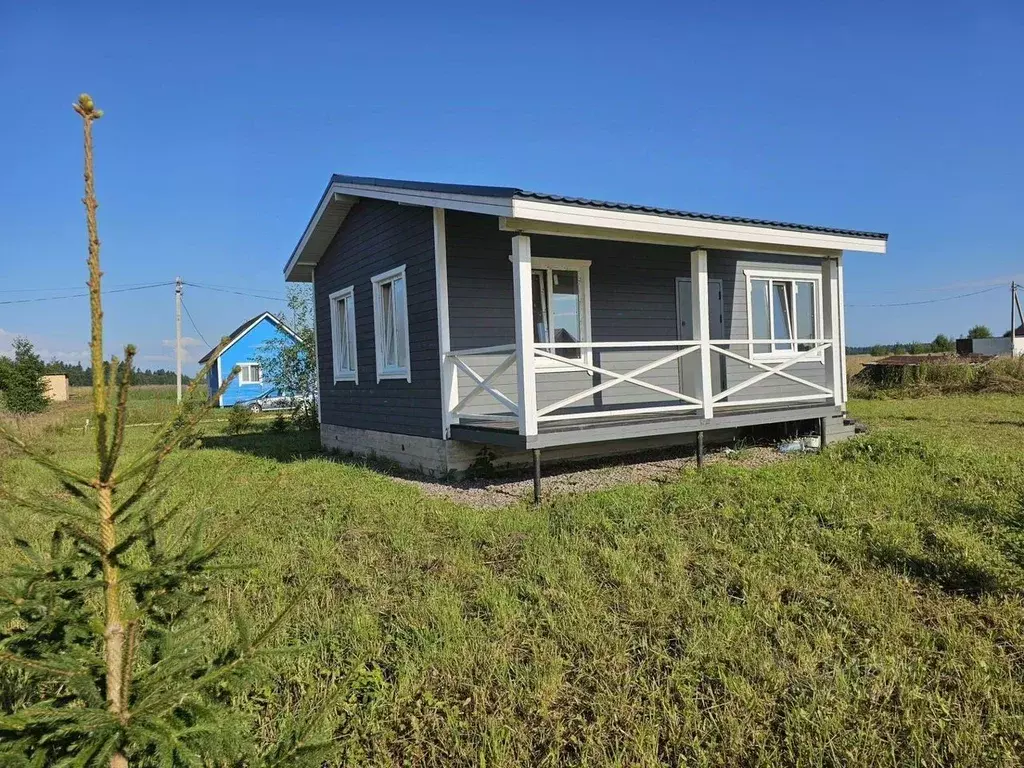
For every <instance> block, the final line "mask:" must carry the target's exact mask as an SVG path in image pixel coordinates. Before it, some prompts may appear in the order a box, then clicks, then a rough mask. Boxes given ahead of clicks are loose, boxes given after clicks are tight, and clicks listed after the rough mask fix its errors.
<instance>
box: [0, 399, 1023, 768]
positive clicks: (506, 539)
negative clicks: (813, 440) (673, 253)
mask: <svg viewBox="0 0 1024 768" xmlns="http://www.w3.org/2000/svg"><path fill="white" fill-rule="evenodd" d="M137 405H138V406H139V407H138V411H137V414H136V416H137V418H135V421H137V422H145V421H149V420H151V419H152V414H153V413H155V412H159V411H160V408H161V406H153V405H151V404H145V403H144V402H143V401H142V400H139V401H137ZM852 411H853V413H854V415H855V416H857V417H858V418H861V419H862V420H864V421H865V422H866V423H868V424H869V425H870V426H871V428H872V434H871V435H870V436H868V437H866V438H860V439H858V440H856V441H852V442H849V443H845V444H843V445H838V446H834V447H831V448H829V449H828V450H827V451H826V452H824V453H823V454H822V455H820V456H809V457H806V458H800V459H796V460H792V461H786V462H782V463H779V464H776V465H773V466H770V467H765V468H763V469H744V468H742V467H738V466H733V465H730V464H727V463H719V464H715V465H713V466H710V467H708V468H707V469H705V470H704V471H703V472H701V473H698V472H697V471H695V470H687V471H685V472H683V473H682V474H680V476H679V478H678V480H677V481H676V482H673V483H670V484H667V485H657V486H655V485H649V486H633V487H620V488H617V489H615V490H611V491H604V492H597V493H593V494H587V495H575V496H563V497H559V498H552V499H550V500H549V501H548V502H547V503H546V504H545V505H544V506H543V507H542V508H539V509H534V508H532V507H530V506H528V505H527V504H526V503H525V502H524V503H523V504H520V505H517V506H512V507H510V508H508V509H503V510H498V511H496V510H480V509H473V508H468V507H463V506H458V505H456V504H453V503H451V502H447V501H443V500H440V499H436V498H430V497H427V496H424V495H422V494H421V493H420V492H419V491H418V490H417V489H416V488H414V487H411V486H409V485H405V484H400V483H397V482H395V481H393V480H391V479H389V478H388V477H386V476H384V475H382V474H379V473H377V472H375V471H371V470H370V469H367V468H364V467H359V466H355V465H351V464H345V463H340V462H336V461H331V460H328V459H327V458H324V457H321V456H320V455H318V452H317V451H316V437H315V435H314V434H312V433H300V432H290V433H286V434H270V433H259V434H252V435H243V436H239V437H230V438H229V437H223V436H220V435H219V434H218V433H219V430H218V429H214V428H213V427H212V425H211V427H210V428H209V429H208V430H207V431H208V434H210V435H211V437H209V438H208V439H207V440H205V441H204V443H203V445H202V447H198V448H192V449H189V450H187V451H184V452H182V454H181V457H180V458H179V459H178V465H177V470H178V472H177V474H176V478H177V480H176V483H175V486H174V490H173V493H172V494H171V497H170V498H168V499H167V501H166V503H168V504H182V505H185V506H186V507H187V508H188V509H190V510H192V511H194V512H196V513H201V514H203V515H205V516H207V518H208V521H209V522H208V526H209V527H208V529H207V535H209V536H217V535H219V534H221V533H224V532H232V536H231V538H230V540H229V544H228V547H227V550H226V551H225V556H224V559H225V560H226V561H228V562H232V563H238V564H242V565H245V566H247V567H246V568H245V569H244V570H241V571H237V572H236V571H229V572H226V573H225V576H224V582H223V585H222V587H221V588H220V590H219V592H218V594H217V595H216V600H215V603H214V605H213V607H212V611H213V615H214V617H215V619H216V622H217V626H218V628H219V630H218V631H219V632H221V633H227V632H229V631H230V627H231V622H230V619H229V614H230V612H232V611H243V612H245V613H247V614H250V615H251V616H253V617H254V618H256V619H257V620H261V619H266V618H267V617H270V616H271V615H273V614H274V613H275V612H276V611H277V610H279V609H280V608H281V606H283V605H284V604H285V603H286V601H287V600H288V599H289V596H291V595H294V594H296V591H297V590H300V589H301V588H302V585H303V584H307V583H308V584H309V586H310V589H309V592H308V594H307V596H306V597H305V598H304V600H303V602H302V603H301V604H300V605H299V607H298V608H297V610H296V612H295V613H293V614H292V616H291V618H290V620H289V623H288V628H287V631H286V636H285V637H282V638H281V639H282V641H287V642H289V643H293V644H295V645H296V646H297V647H298V650H297V651H295V652H294V653H290V654H286V655H282V656H280V657H279V658H277V660H276V662H275V665H274V668H273V669H272V670H270V671H269V672H268V674H267V675H266V677H265V680H264V681H263V683H262V684H261V685H259V686H258V687H257V688H256V690H255V691H254V693H253V694H252V695H251V696H249V697H248V698H246V699H245V700H241V701H238V702H237V705H238V706H239V707H240V708H242V709H244V710H245V711H247V712H249V713H251V716H252V717H253V718H255V719H256V720H257V721H258V723H259V724H260V732H261V734H262V738H264V739H267V740H272V739H273V738H274V734H275V724H276V723H278V722H280V718H281V717H282V716H283V715H284V714H286V713H287V712H290V711H295V710H297V709H299V708H301V707H304V706H309V705H311V704H315V702H316V701H318V700H319V699H320V698H321V697H323V695H324V693H325V692H326V691H328V690H333V689H336V688H337V687H339V686H340V687H341V689H342V690H343V696H342V697H341V698H340V700H339V701H338V703H337V705H336V707H335V708H334V709H332V711H331V712H330V713H329V715H328V717H327V718H326V719H325V721H324V723H325V728H326V729H327V731H328V732H329V733H331V734H332V735H333V737H334V739H335V740H336V745H337V760H336V762H337V764H339V765H355V764H373V765H386V766H393V765H404V764H407V765H442V764H443V765H485V764H486V765H489V766H503V765H581V764H585V765H723V766H736V765H780V764H782V765H807V766H819V765H900V766H902V765H906V766H911V765H913V766H917V765H922V766H925V765H927V766H952V765H964V766H979V765H1021V764H1022V762H1024V658H1022V654H1024V598H1022V595H1024V511H1022V502H1024V454H1022V450H1021V447H1022V444H1024V398H1017V397H1011V396H1006V395H983V396H970V397H945V398H933V399H922V400H872V401H861V402H854V403H853V404H852ZM142 414H146V415H142ZM69 418H71V419H72V420H73V419H75V418H79V417H78V416H74V417H69ZM147 435H148V429H147V428H145V427H139V428H137V429H135V430H131V431H130V434H129V441H130V444H132V443H134V444H136V445H138V444H139V443H140V441H142V440H144V439H145V438H146V436H147ZM38 439H40V440H43V441H45V442H46V444H47V446H48V449H49V450H50V451H52V453H53V454H54V455H56V456H59V457H61V458H66V459H69V460H71V461H74V462H77V463H79V464H81V465H83V466H84V465H86V464H87V462H88V455H89V454H88V449H89V440H90V437H89V436H88V435H84V434H82V433H81V431H74V430H72V429H70V428H68V426H67V425H65V426H60V425H57V426H54V427H53V428H51V429H47V430H41V431H39V433H38ZM0 482H3V483H10V484H12V485H13V486H14V487H16V488H25V487H30V486H31V487H42V486H48V487H52V482H51V481H50V480H49V479H48V478H47V476H46V475H45V474H44V473H42V472H40V471H39V470H37V469H35V468H34V467H33V466H31V465H29V464H28V463H27V462H25V461H23V460H20V459H13V458H10V457H6V458H5V457H2V456H0ZM19 520H20V521H21V525H23V526H24V529H25V530H26V531H28V532H31V535H33V536H34V537H40V538H42V537H45V536H46V535H47V524H46V521H45V520H42V519H39V518H36V517H33V516H30V515H27V514H24V513H22V514H20V517H19ZM3 546H4V545H0V558H2V561H4V562H9V561H10V550H9V549H8V550H6V552H7V554H4V551H5V550H4V549H3ZM216 641H217V637H216V633H215V634H214V635H213V636H211V637H210V643H211V645H214V644H216ZM0 679H2V677H0ZM26 695H29V696H30V695H31V692H29V693H28V694H26ZM14 699H16V696H15V695H14V693H12V692H11V691H3V690H0V706H10V704H9V702H11V701H12V700H14Z"/></svg>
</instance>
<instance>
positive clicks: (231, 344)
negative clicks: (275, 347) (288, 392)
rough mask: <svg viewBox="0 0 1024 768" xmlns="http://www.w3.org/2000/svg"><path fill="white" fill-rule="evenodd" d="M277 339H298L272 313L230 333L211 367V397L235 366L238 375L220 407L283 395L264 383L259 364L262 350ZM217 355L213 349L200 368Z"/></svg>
mask: <svg viewBox="0 0 1024 768" xmlns="http://www.w3.org/2000/svg"><path fill="white" fill-rule="evenodd" d="M276 336H291V337H292V338H293V339H298V338H299V337H298V336H296V334H295V331H293V330H292V329H291V328H289V327H288V326H287V325H285V324H284V321H283V320H281V318H279V317H277V316H276V315H274V314H272V313H270V312H263V313H262V314H259V315H256V317H253V318H250V319H248V320H246V321H245V322H244V323H242V324H241V325H240V326H238V327H237V328H235V330H234V331H232V332H231V335H230V336H228V343H227V344H226V345H225V347H224V349H223V350H221V353H220V355H218V356H217V358H216V359H215V360H214V363H213V365H211V366H210V375H209V388H210V395H211V396H213V395H214V394H216V392H217V390H218V389H220V385H221V382H223V381H224V380H225V379H227V378H228V377H229V376H230V375H231V371H232V370H234V368H235V367H236V366H237V367H238V375H237V376H236V377H235V379H234V381H232V382H231V384H230V385H229V386H228V388H227V389H226V390H224V393H223V394H222V395H221V396H220V399H219V400H218V401H217V405H219V406H221V407H227V406H232V405H238V404H247V403H252V402H253V401H254V400H257V399H258V398H261V397H275V396H277V395H280V394H282V393H280V392H278V391H277V389H276V388H275V387H273V386H271V385H270V384H269V383H264V381H263V367H262V366H261V365H260V363H259V354H260V351H259V348H260V347H261V346H263V345H264V344H266V343H267V342H268V341H270V340H271V339H273V338H274V337H276ZM216 351H217V348H216V347H214V348H213V349H211V350H210V351H209V352H207V353H206V354H205V355H203V356H202V357H201V358H199V363H200V365H205V364H206V363H207V362H208V361H209V360H210V359H211V358H212V357H213V353H214V352H216Z"/></svg>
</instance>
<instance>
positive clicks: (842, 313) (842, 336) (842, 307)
mask: <svg viewBox="0 0 1024 768" xmlns="http://www.w3.org/2000/svg"><path fill="white" fill-rule="evenodd" d="M836 265H837V268H838V270H839V276H838V288H839V350H840V352H841V354H840V355H839V377H840V378H839V380H840V381H841V382H842V385H843V386H842V393H843V395H842V405H843V408H845V407H846V401H847V399H848V395H847V392H846V387H847V383H846V290H845V289H844V288H843V253H842V251H840V252H839V256H838V257H837V259H836Z"/></svg>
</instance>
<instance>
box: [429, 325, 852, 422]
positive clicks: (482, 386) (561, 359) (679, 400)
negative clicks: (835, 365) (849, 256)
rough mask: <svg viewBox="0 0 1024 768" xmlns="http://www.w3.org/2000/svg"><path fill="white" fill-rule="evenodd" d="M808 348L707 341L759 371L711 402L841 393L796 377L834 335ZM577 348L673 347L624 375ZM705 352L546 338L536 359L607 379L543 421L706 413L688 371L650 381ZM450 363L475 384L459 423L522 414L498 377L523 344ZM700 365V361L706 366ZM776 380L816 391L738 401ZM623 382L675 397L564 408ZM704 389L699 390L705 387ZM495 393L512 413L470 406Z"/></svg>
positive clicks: (453, 413)
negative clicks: (770, 353)
mask: <svg viewBox="0 0 1024 768" xmlns="http://www.w3.org/2000/svg"><path fill="white" fill-rule="evenodd" d="M794 343H798V344H800V345H801V346H806V348H805V349H802V350H798V351H796V352H794V353H792V354H791V355H787V356H785V357H784V358H771V359H758V357H757V356H755V355H754V354H753V352H751V353H750V354H748V355H743V354H740V353H738V352H735V351H733V350H732V349H730V347H734V346H747V347H748V348H749V349H750V350H753V349H754V347H755V346H758V345H770V344H772V341H771V340H757V339H716V340H712V341H710V342H705V344H706V345H707V347H708V349H709V350H710V353H711V354H712V355H714V354H717V355H721V356H722V357H724V358H728V359H731V360H735V361H737V362H739V363H743V364H744V365H746V366H748V367H750V368H754V369H757V370H758V373H756V374H755V375H753V376H751V377H749V378H747V379H745V380H743V381H741V382H739V383H737V384H734V385H732V386H730V387H728V388H726V389H723V390H722V391H720V392H718V393H717V394H714V395H713V396H712V397H711V405H712V406H713V408H714V409H716V410H717V409H721V408H736V407H744V406H747V407H749V406H761V405H764V406H767V405H772V404H781V403H793V402H801V401H811V400H820V399H824V398H827V397H832V396H833V391H832V390H831V389H830V388H829V387H826V386H823V385H821V384H818V383H817V382H814V381H810V380H808V379H806V378H803V377H801V376H798V375H796V374H794V373H793V372H792V371H790V370H789V369H790V368H792V366H794V365H797V364H799V363H806V362H809V361H811V360H820V359H821V358H822V354H823V353H824V352H825V351H826V350H828V349H829V348H830V347H832V346H833V341H832V340H831V339H800V340H798V341H797V342H794ZM568 349H576V350H580V351H581V352H584V351H595V350H602V351H608V350H615V351H620V352H621V351H629V350H635V349H643V350H658V349H666V350H668V351H667V353H666V354H664V355H661V356H659V357H658V358H656V359H655V360H652V361H651V362H647V363H644V364H642V365H637V366H635V367H633V368H631V369H630V370H628V371H626V372H625V373H620V372H617V371H614V370H611V369H610V368H607V367H605V366H604V365H599V364H595V363H593V362H590V357H589V356H588V355H585V354H580V355H578V356H576V357H569V356H565V355H560V354H558V353H557V350H568ZM700 349H701V342H699V341H689V340H679V341H630V342H575V343H538V344H533V345H532V349H531V351H532V353H533V354H534V355H535V357H536V358H542V359H544V360H550V361H553V362H557V363H558V364H559V367H560V369H563V370H564V368H566V367H568V368H571V369H577V370H579V371H583V372H585V373H588V374H592V375H595V376H598V377H600V383H598V384H595V385H593V386H590V387H586V388H584V389H582V390H580V391H579V392H575V393H573V394H571V395H569V396H567V397H563V398H562V399H560V400H558V401H557V402H554V403H550V404H549V405H545V406H543V407H540V408H538V409H537V410H536V417H537V422H555V421H571V420H581V419H595V418H606V417H628V416H641V415H651V414H658V413H685V412H690V411H702V410H704V411H705V413H706V412H707V411H706V410H705V409H704V408H703V406H704V403H703V402H702V401H701V399H700V398H699V397H695V396H694V395H691V394H687V393H686V392H683V391H681V390H682V388H683V387H682V383H681V380H682V378H683V377H682V376H680V386H679V388H678V389H673V388H671V387H666V386H663V385H662V384H655V383H653V382H650V381H646V380H645V379H644V378H642V377H643V376H644V375H646V374H649V373H650V372H652V371H655V370H657V369H659V368H662V367H664V366H666V365H669V364H672V363H678V361H680V360H682V359H684V358H686V357H687V356H689V355H693V356H694V357H699V356H698V355H695V354H694V353H696V352H698V351H699V350H700ZM467 358H478V359H481V358H483V359H486V362H487V365H493V366H494V367H493V368H492V369H491V371H490V373H487V374H486V375H482V374H481V373H480V372H479V371H477V370H476V369H475V368H474V367H473V365H470V363H468V362H467ZM445 360H446V361H447V362H449V363H450V364H451V365H453V366H454V367H455V368H456V369H458V370H459V371H461V372H462V373H463V374H465V375H466V376H467V377H469V379H470V380H471V381H472V383H473V386H472V388H471V389H470V390H469V392H467V393H466V395H465V396H464V397H462V398H461V399H460V400H459V402H458V404H457V405H455V406H454V407H453V408H451V409H450V417H451V421H452V423H458V422H459V419H460V417H463V416H466V417H472V418H473V419H474V420H481V421H487V420H492V421H502V422H507V421H509V420H510V419H513V418H516V417H518V416H519V410H520V409H519V405H518V404H517V403H516V401H515V400H513V399H512V398H511V397H509V396H508V395H506V394H505V393H504V392H502V391H501V389H499V388H498V385H497V382H498V381H499V380H500V379H501V377H502V375H503V374H505V373H506V372H507V371H508V370H509V369H510V368H511V367H512V366H514V365H515V364H516V347H515V345H514V344H502V345H498V346H492V347H478V348H475V349H463V350H457V351H454V352H449V353H447V354H446V355H445ZM474 365H477V366H479V365H480V364H479V363H476V362H474ZM698 366H699V363H698ZM547 375H549V374H547V373H541V374H539V375H538V376H537V378H538V380H540V381H543V378H542V377H544V376H547ZM702 375H705V376H709V375H711V371H707V370H706V371H702ZM771 377H776V378H779V379H783V380H786V381H789V382H792V383H794V384H798V385H801V386H803V387H806V388H808V389H810V390H813V391H812V392H810V393H808V394H800V395H780V396H775V397H773V396H766V397H753V398H748V399H737V398H736V395H737V394H739V393H741V392H743V391H744V390H747V389H748V388H750V387H753V386H754V385H756V384H758V383H760V382H763V381H765V380H766V379H769V378H771ZM622 385H632V386H635V387H639V388H641V389H645V390H647V391H649V392H653V393H656V394H658V395H662V396H664V397H665V398H668V399H669V400H668V401H667V402H664V403H656V404H650V405H646V404H645V405H643V406H641V407H613V408H594V407H584V408H580V409H578V410H573V411H570V412H568V413H565V412H563V413H559V411H563V410H564V409H567V408H570V407H571V406H574V405H577V404H584V405H585V406H589V405H590V403H587V402H585V401H590V400H591V398H593V397H594V396H595V395H598V394H600V393H602V392H605V391H607V390H609V389H612V388H613V387H617V386H622ZM698 391H699V388H698ZM484 395H487V396H489V397H490V398H491V399H492V400H493V401H494V402H496V403H498V404H499V405H500V406H502V408H503V409H504V411H503V412H502V413H490V412H485V413H481V412H472V413H470V412H468V411H467V410H466V409H467V407H468V406H469V405H470V404H471V403H472V402H473V401H474V400H476V399H477V398H479V397H481V396H484Z"/></svg>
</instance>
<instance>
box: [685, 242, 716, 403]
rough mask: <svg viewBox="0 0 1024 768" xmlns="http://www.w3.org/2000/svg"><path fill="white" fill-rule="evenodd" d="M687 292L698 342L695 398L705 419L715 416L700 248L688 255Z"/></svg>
mask: <svg viewBox="0 0 1024 768" xmlns="http://www.w3.org/2000/svg"><path fill="white" fill-rule="evenodd" d="M690 290H691V292H692V294H691V304H692V306H693V310H692V311H693V339H694V341H699V342H700V382H699V388H698V390H697V391H698V397H699V398H700V402H701V414H702V415H703V417H704V418H705V419H710V418H711V417H712V416H713V415H714V404H713V403H712V402H711V399H712V398H713V397H714V390H713V388H712V386H711V322H710V314H709V309H708V307H709V304H710V301H709V300H708V252H707V251H705V250H704V249H703V248H699V249H697V250H695V251H691V252H690Z"/></svg>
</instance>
